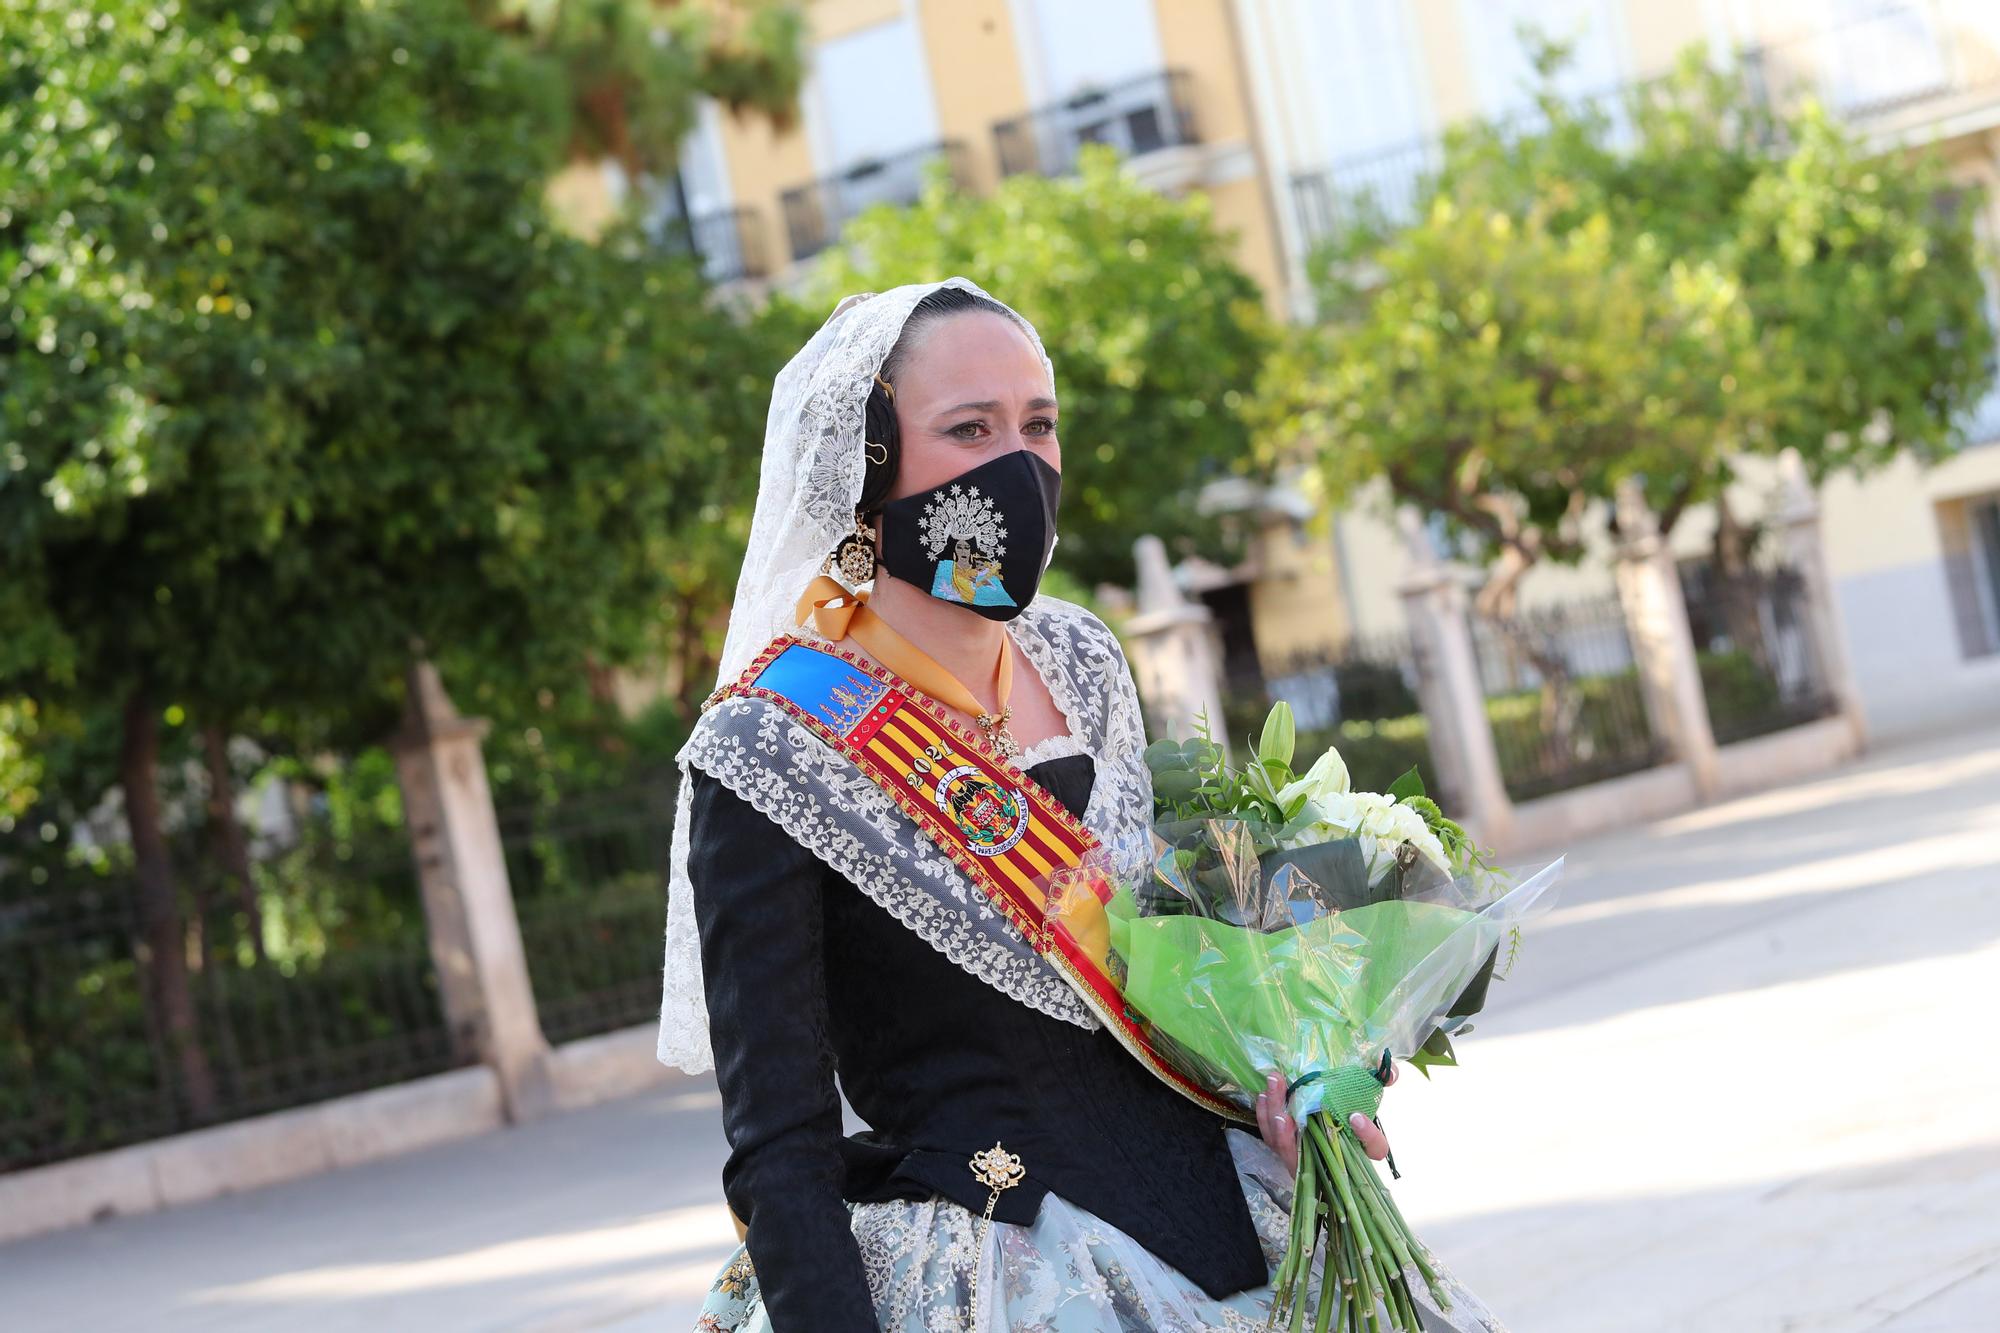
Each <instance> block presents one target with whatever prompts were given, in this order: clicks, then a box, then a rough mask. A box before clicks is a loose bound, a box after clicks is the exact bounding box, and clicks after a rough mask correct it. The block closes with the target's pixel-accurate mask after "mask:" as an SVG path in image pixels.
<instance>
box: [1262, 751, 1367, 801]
mask: <svg viewBox="0 0 2000 1333" xmlns="http://www.w3.org/2000/svg"><path fill="white" fill-rule="evenodd" d="M1348 785H1349V780H1348V776H1347V761H1346V760H1345V759H1342V758H1341V757H1340V751H1338V750H1336V749H1334V748H1333V747H1332V746H1331V745H1329V746H1327V747H1326V753H1325V754H1323V755H1321V756H1320V757H1319V758H1318V759H1316V760H1314V761H1313V766H1312V767H1311V768H1309V769H1307V770H1306V771H1305V776H1303V777H1298V778H1293V779H1292V780H1291V781H1290V782H1287V783H1286V784H1285V785H1284V786H1282V787H1280V788H1278V805H1279V807H1280V808H1282V809H1290V808H1291V804H1292V802H1293V801H1294V800H1295V799H1297V798H1298V797H1299V796H1301V795H1304V796H1307V797H1310V798H1311V799H1312V801H1313V802H1314V803H1315V804H1317V803H1319V802H1321V801H1327V800H1331V799H1332V798H1334V797H1336V796H1345V795H1346V794H1347V791H1348Z"/></svg>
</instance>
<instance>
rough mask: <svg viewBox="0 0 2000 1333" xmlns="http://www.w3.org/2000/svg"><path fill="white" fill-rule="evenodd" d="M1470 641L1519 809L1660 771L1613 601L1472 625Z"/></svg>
mask: <svg viewBox="0 0 2000 1333" xmlns="http://www.w3.org/2000/svg"><path fill="white" fill-rule="evenodd" d="M1472 641H1473V647H1474V651H1475V653H1476V655H1477V657H1478V659H1479V672H1480V678H1481V681H1482V683H1483V685H1484V686H1485V690H1486V714H1487V717H1488V718H1489V719H1490V720H1491V722H1492V724H1493V746H1494V749H1495V751H1496V752H1497V756H1498V758H1499V761H1500V775H1501V778H1502V779H1503V780H1504V781H1505V783H1506V785H1507V791H1508V794H1509V795H1511V796H1512V797H1513V798H1514V799H1515V800H1528V799H1531V798H1533V797H1536V796H1547V795H1549V794H1551V793H1553V792H1558V791H1564V790H1567V789H1568V788H1571V787H1580V786H1582V785H1584V784H1585V783H1590V782H1598V781H1602V780H1603V779H1605V778H1610V777H1617V776H1618V775H1620V774H1623V773H1631V772H1636V771H1637V770H1639V769H1642V768H1649V767H1651V766H1652V765H1654V764H1656V763H1658V762H1660V759H1661V758H1662V755H1663V747H1662V746H1661V744H1660V743H1659V741H1658V740H1657V739H1656V738H1655V737H1654V735H1653V731H1652V727H1651V725H1650V723H1649V722H1648V720H1647V715H1646V704H1645V697H1644V695H1643V693H1642V692H1641V688H1640V684H1639V672H1638V667H1637V662H1636V659H1635V658H1634V656H1633V653H1632V643H1631V640H1630V638H1629V637H1628V636H1627V634H1626V630H1625V614H1624V608H1623V607H1622V606H1620V604H1619V602H1618V599H1617V598H1616V597H1602V598H1595V599H1590V600H1582V601H1575V602H1570V603H1567V604H1564V605H1561V606H1555V607H1549V608H1546V609H1538V610H1534V611H1526V612H1522V613H1520V614H1517V615H1513V616H1507V617H1504V618H1494V619H1489V618H1486V617H1481V616H1475V617H1474V618H1473V622H1472Z"/></svg>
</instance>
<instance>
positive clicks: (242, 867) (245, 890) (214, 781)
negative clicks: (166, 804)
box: [201, 722, 264, 963]
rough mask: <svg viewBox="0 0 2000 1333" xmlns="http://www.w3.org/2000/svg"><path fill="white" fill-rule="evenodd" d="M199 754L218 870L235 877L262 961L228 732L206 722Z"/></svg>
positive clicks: (260, 924) (260, 921)
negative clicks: (205, 768)
mask: <svg viewBox="0 0 2000 1333" xmlns="http://www.w3.org/2000/svg"><path fill="white" fill-rule="evenodd" d="M201 750H202V758H203V759H204V760H206V762H207V765H208V829H209V838H210V841H211V843H212V845H213V847H214V850H215V861H216V864H217V865H219V866H220V867H221V868H222V873H223V874H224V875H226V876H228V877H229V878H231V879H233V880H235V881H236V902H237V905H238V906H239V907H241V908H242V909H243V920H244V928H245V929H246V930H248V931H249V932H250V947H251V949H252V951H253V952H254V953H255V954H256V956H257V961H258V962H260V963H261V962H263V961H264V911H263V908H262V906H261V905H260V904H259V903H258V901H257V879H256V876H255V875H253V874H252V873H251V870H250V840H249V839H248V838H247V837H245V836H244V834H243V825H242V823H241V822H240V821H238V819H237V818H236V783H235V777H234V774H233V773H232V772H231V771H230V768H229V736H228V733H226V732H225V731H223V729H222V728H221V727H218V726H216V725H215V724H214V723H212V722H211V723H209V724H208V725H207V726H204V727H203V728H202V729H201Z"/></svg>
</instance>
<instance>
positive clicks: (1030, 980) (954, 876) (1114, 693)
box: [660, 597, 1153, 1069]
mask: <svg viewBox="0 0 2000 1333" xmlns="http://www.w3.org/2000/svg"><path fill="white" fill-rule="evenodd" d="M1008 628H1009V630H1010V632H1011V633H1012V635H1013V639H1014V642H1015V643H1016V644H1018V645H1019V646H1020V648H1021V651H1022V653H1023V654H1024V655H1025V656H1026V657H1027V659H1028V661H1029V662H1030V663H1031V664H1033V666H1034V668H1035V670H1036V672H1037V673H1038V674H1039V675H1040V676H1041V678H1042V680H1043V681H1044V682H1046V683H1047V685H1048V688H1049V694H1050V696H1051V697H1052V698H1053V699H1054V701H1055V703H1056V706H1057V707H1058V708H1059V709H1060V710H1061V712H1062V714H1063V717H1064V718H1065V720H1066V721H1067V723H1068V731H1067V733H1066V734H1059V735H1056V736H1052V737H1050V738H1049V739H1048V740H1047V741H1044V742H1042V743H1040V744H1038V745H1036V746H1034V747H1033V748H1032V749H1030V751H1029V752H1028V753H1027V754H1025V755H1023V756H1022V761H1023V762H1022V767H1027V766H1028V765H1030V764H1035V763H1040V762H1042V761H1043V760H1045V759H1051V758H1056V757H1059V756H1061V755H1063V754H1087V755H1089V756H1090V757H1091V758H1092V759H1093V760H1094V761H1095V762H1096V769H1097V778H1096V782H1095V785H1094V786H1093V787H1092V789H1091V795H1090V804H1089V806H1088V808H1087V809H1086V811H1085V813H1084V824H1085V825H1086V826H1087V827H1088V828H1089V829H1090V831H1091V832H1092V834H1094V835H1095V836H1096V838H1097V839H1098V841H1099V842H1100V843H1101V844H1102V845H1103V846H1104V847H1105V848H1106V850H1107V851H1108V853H1109V854H1110V857H1111V860H1112V863H1113V865H1114V866H1115V867H1116V869H1117V870H1118V872H1119V873H1120V874H1121V875H1135V874H1139V873H1143V872H1144V870H1145V868H1146V865H1147V861H1148V859H1149V855H1150V852H1149V840H1148V833H1149V829H1150V826H1151V814H1152V801H1153V792H1152V782H1151V778H1150V776H1149V774H1148V773H1147V770H1146V764H1145V760H1144V757H1143V755H1142V753H1141V752H1142V751H1143V749H1144V747H1145V734H1144V729H1143V725H1142V723H1141V720H1140V712H1139V699H1138V694H1137V692H1136V691H1135V690H1134V688H1133V685H1132V676H1131V672H1130V670H1129V669H1128V668H1127V666H1126V664H1125V657H1124V654H1123V652H1122V651H1121V650H1120V648H1119V646H1118V640H1117V639H1116V638H1115V637H1114V636H1113V635H1112V633H1111V631H1110V630H1109V629H1107V628H1105V626H1104V624H1103V623H1102V622H1101V621H1099V620H1098V619H1097V618H1096V617H1095V616H1093V615H1091V614H1090V613H1089V612H1088V611H1085V610H1084V609H1083V608H1081V607H1078V606H1074V605H1072V604H1070V603H1068V602H1062V601H1058V600H1056V599H1054V598H1050V597H1038V598H1036V599H1035V600H1034V601H1033V602H1032V603H1030V604H1029V606H1028V607H1027V608H1026V610H1025V611H1024V612H1023V613H1022V614H1021V616H1020V617H1018V618H1017V619H1015V620H1014V621H1013V622H1011V623H1010V624H1009V626H1008ZM680 762H681V764H682V767H683V775H684V776H685V774H686V772H687V771H688V770H690V769H699V770H701V771H702V772H704V773H707V774H710V775H712V776H714V777H715V778H717V779H718V780H720V781H721V782H722V783H723V784H724V785H725V786H727V787H728V788H729V789H730V790H731V791H733V792H735V793H736V794H737V795H738V796H740V797H742V798H743V799H744V800H745V801H748V802H749V803H750V805H751V806H753V807H754V808H755V809H757V810H758V811H759V812H760V813H762V814H763V815H765V816H766V817H767V818H769V819H770V820H771V821H772V822H773V823H775V824H776V825H778V827H779V828H781V829H783V830H784V831H785V833H786V834H787V835H789V836H790V837H792V838H793V839H795V840H796V841H797V842H798V843H799V844H800V845H801V846H803V847H805V848H807V849H808V850H810V851H811V852H812V853H813V854H814V855H816V856H818V857H819V858H820V860H822V861H824V862H825V863H826V864H827V865H828V866H830V867H832V868H833V869H834V870H835V871H836V872H838V873H839V874H840V875H842V876H843V877H845V878H846V879H848V880H851V881H852V882H853V883H854V884H855V885H856V886H857V887H859V888H860V890H861V891H862V892H863V893H865V894H867V895H868V897H869V898H870V899H872V900H873V901H874V902H875V903H877V904H878V905H880V906H881V907H882V908H883V909H884V910H886V911H887V912H889V913H890V915H892V916H894V917H895V918H896V919H897V920H898V921H900V922H902V923H903V925H904V926H906V927H908V928H909V929H910V930H912V931H914V932H915V933H916V934H917V936H918V937H919V938H921V939H922V940H924V941H925V942H926V943H928V944H929V945H931V947H933V948H935V949H936V950H938V952H940V953H942V954H944V956H945V957H947V958H949V959H950V960H951V961H952V962H953V963H955V964H956V965H958V966H959V967H961V968H963V969H964V970H965V971H966V972H967V973H968V974H969V975H971V976H974V977H977V978H978V979H979V980H981V981H983V982H985V983H986V984H987V985H990V986H992V987H993V988H994V989H995V990H998V991H999V992H1001V993H1002V994H1003V995H1006V996H1008V997H1009V998H1011V999H1015V1000H1018V1001H1020V1002H1021V1003H1022V1004H1026V1005H1028V1006H1030V1007H1031V1008H1034V1009H1036V1010H1039V1011H1040V1012H1042V1013H1044V1014H1047V1015H1049V1016H1050V1017H1052V1018H1059V1019H1062V1020H1064V1021H1065V1022H1069V1023H1074V1024H1076V1025H1077V1026H1079V1027H1083V1028H1095V1027H1097V1026H1098V1023H1097V1019H1096V1018H1095V1017H1094V1016H1093V1015H1092V1014H1091V1013H1090V1010H1089V1009H1088V1008H1087V1007H1086V1006H1085V1005H1084V1003H1083V1001H1082V1000H1081V999H1079V998H1078V997H1077V995H1076V992H1075V991H1074V990H1072V989H1071V987H1070V985H1069V983H1068V982H1067V981H1065V980H1064V979H1063V977H1062V976H1061V974H1060V973H1058V972H1057V971H1056V970H1055V969H1054V968H1052V967H1050V966H1049V965H1048V964H1047V963H1045V962H1043V961H1042V959H1041V957H1040V956H1039V955H1037V954H1036V953H1035V951H1034V949H1033V947H1032V946H1030V945H1029V944H1028V942H1027V940H1026V939H1024V938H1023V937H1022V935H1021V933H1020V931H1018V930H1017V929H1016V928H1015V927H1014V925H1013V924H1012V923H1011V922H1009V921H1008V920H1007V919H1006V917H1005V916H1004V915H1002V914H1001V913H1000V912H999V911H998V910H996V909H995V908H994V907H993V905H992V904H991V903H990V902H989V901H988V900H987V898H986V895H985V894H984V893H982V892H981V891H980V890H979V888H978V886H976V885H975V884H973V883H972V882H971V881H970V880H968V879H967V878H966V877H965V875H964V873H963V872H962V871H960V870H959V869H958V867H957V866H955V865H954V864H953V863H952V862H951V860H950V858H948V857H947V856H945V855H944V853H943V852H941V851H940V850H939V849H938V848H937V846H936V844H934V843H933V842H932V841H931V840H930V837H929V836H928V835H927V834H925V833H924V832H923V830H922V829H921V828H920V827H919V826H918V825H917V823H916V822H915V821H914V820H912V819H910V818H909V816H907V815H905V814H904V813H903V812H902V811H900V810H898V809H897V808H896V805H895V802H894V801H892V800H891V799H890V797H889V796H888V795H887V794H886V793H885V792H883V791H882V789H881V788H880V787H879V786H877V785H876V783H875V782H874V781H873V780H871V779H870V778H869V777H868V776H867V775H866V774H864V773H863V772H861V770H860V769H859V768H857V767H855V765H854V764H853V763H852V762H851V761H850V760H848V759H847V758H846V757H845V756H843V755H841V754H840V753H839V752H838V751H836V750H834V749H833V748H832V747H830V746H828V745H827V744H826V743H825V742H823V741H822V740H820V739H819V737H818V736H816V735H814V734H813V732H812V731H811V730H810V729H809V728H807V727H805V726H804V725H802V724H800V723H799V722H797V721H795V720H794V719H793V718H792V717H791V716H790V715H788V714H787V713H786V712H785V711H784V710H783V709H781V708H779V707H778V706H777V705H775V704H772V703H769V702H767V701H765V700H762V699H744V698H731V699H726V700H724V701H723V702H722V703H720V704H718V705H717V706H716V707H714V708H712V709H710V710H709V711H708V713H707V714H705V715H704V716H703V718H702V720H701V722H700V724H699V725H697V726H696V728H695V731H694V735H693V736H692V737H691V738H690V739H689V741H688V743H687V746H686V748H685V749H683V750H682V751H681V754H680ZM677 822H678V821H677ZM684 832H685V830H684V829H682V828H677V829H676V831H675V839H676V842H677V843H678V841H679V840H680V838H681V837H682V836H683V834H684ZM676 852H677V854H678V853H679V852H680V849H679V848H678V847H677V848H676ZM693 907H694V904H693V901H692V894H691V893H690V894H688V895H687V900H686V901H682V899H681V897H680V896H679V895H676V896H675V897H674V899H673V900H672V901H671V902H670V903H669V907H668V919H667V930H668V935H669V937H670V939H671V937H672V936H673V935H674V934H675V933H676V927H677V926H678V927H679V928H680V929H681V930H684V931H686V932H687V933H688V935H689V936H690V937H692V936H693V935H694V921H693ZM669 957H670V958H673V959H675V961H677V962H678V961H680V960H682V959H687V958H692V959H693V960H694V966H693V967H692V968H691V969H689V968H686V967H685V966H683V967H682V969H681V974H680V975H676V974H675V973H674V972H673V971H669V973H668V974H667V976H666V977H665V986H666V990H667V992H668V1003H674V1002H675V998H674V997H675V993H676V992H678V995H679V999H678V1003H680V1004H682V1005H684V1006H686V1005H692V1004H698V1003H702V991H701V986H702V982H701V976H700V956H699V952H698V951H696V950H689V951H687V952H681V953H677V952H676V951H675V950H673V949H672V948H671V946H670V948H669ZM704 1012H705V1011H704ZM679 1034H680V1036H681V1037H682V1038H683V1040H680V1041H677V1042H676V1043H674V1044H673V1046H672V1047H671V1048H670V1046H669V1041H668V1038H669V1036H670V1029H669V1026H668V1024H667V1023H666V1022H664V1021H663V1022H662V1026H661V1043H660V1046H661V1049H660V1058H661V1059H662V1060H666V1061H668V1062H669V1063H673V1064H678V1065H681V1066H682V1067H683V1068H701V1069H705V1068H708V1067H710V1066H711V1065H712V1063H713V1055H712V1053H711V1051H710V1049H709V1047H708V1043H707V1040H706V1030H705V1028H704V1030H703V1033H702V1037H703V1040H702V1041H701V1043H700V1045H699V1047H698V1048H695V1049H690V1047H691V1046H692V1045H693V1043H691V1042H688V1041H686V1040H685V1039H684V1038H685V1037H686V1036H687V1033H686V1031H685V1028H682V1029H680V1030H679ZM690 1062H692V1063H690Z"/></svg>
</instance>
